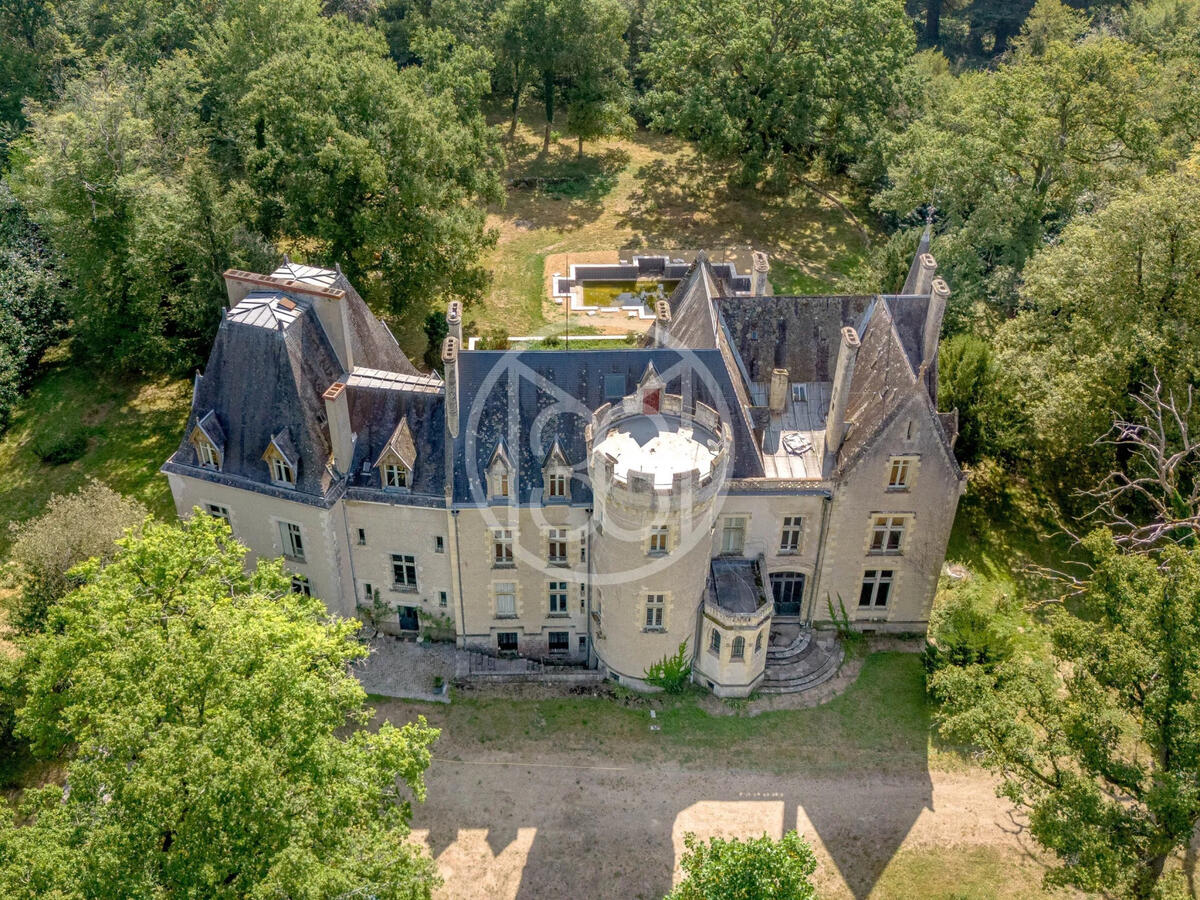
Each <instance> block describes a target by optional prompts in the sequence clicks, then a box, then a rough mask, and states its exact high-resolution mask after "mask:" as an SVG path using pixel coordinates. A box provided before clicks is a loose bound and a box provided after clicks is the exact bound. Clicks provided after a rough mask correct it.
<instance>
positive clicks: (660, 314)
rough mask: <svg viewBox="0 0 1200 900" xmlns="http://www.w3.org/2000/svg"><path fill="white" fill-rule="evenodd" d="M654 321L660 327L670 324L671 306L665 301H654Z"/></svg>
mask: <svg viewBox="0 0 1200 900" xmlns="http://www.w3.org/2000/svg"><path fill="white" fill-rule="evenodd" d="M654 321H655V322H657V323H658V324H659V325H660V326H665V325H669V324H670V322H671V304H670V303H668V302H667V301H666V300H656V301H655V303H654Z"/></svg>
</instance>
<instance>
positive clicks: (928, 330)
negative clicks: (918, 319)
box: [921, 254, 950, 372]
mask: <svg viewBox="0 0 1200 900" xmlns="http://www.w3.org/2000/svg"><path fill="white" fill-rule="evenodd" d="M928 255H929V254H926V256H928ZM949 299H950V288H949V286H948V285H947V284H946V282H945V281H944V280H943V279H941V278H935V279H933V284H932V285H931V287H930V294H929V308H928V309H927V310H926V312H925V340H924V343H923V344H922V347H921V371H922V372H924V371H925V370H926V369H928V368H929V367H930V366H931V365H933V359H934V357H935V356H937V348H938V338H940V337H941V334H942V317H943V316H944V315H945V314H946V301H947V300H949Z"/></svg>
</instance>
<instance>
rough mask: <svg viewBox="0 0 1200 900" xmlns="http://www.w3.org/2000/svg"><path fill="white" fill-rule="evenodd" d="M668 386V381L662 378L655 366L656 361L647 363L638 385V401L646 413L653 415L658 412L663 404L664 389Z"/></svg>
mask: <svg viewBox="0 0 1200 900" xmlns="http://www.w3.org/2000/svg"><path fill="white" fill-rule="evenodd" d="M666 386H667V384H666V382H665V381H663V380H662V376H660V375H659V374H658V370H657V369H655V368H654V363H653V362H649V363H647V364H646V371H645V372H644V373H643V374H642V380H641V381H639V382H638V387H637V397H638V403H639V404H640V405H641V407H642V412H643V413H644V414H646V415H652V414H654V413H656V412H658V410H659V407H660V406H661V405H662V394H663V389H664V388H665V387H666Z"/></svg>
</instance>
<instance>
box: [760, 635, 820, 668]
mask: <svg viewBox="0 0 1200 900" xmlns="http://www.w3.org/2000/svg"><path fill="white" fill-rule="evenodd" d="M813 646H814V645H813V640H812V632H811V631H802V632H800V634H799V635H797V636H796V638H795V639H794V640H793V641H792V642H791V643H790V644H788V645H787V646H786V647H768V648H767V665H768V666H769V665H772V664H779V665H782V664H784V663H786V662H789V661H790V660H793V659H796V658H797V657H803V656H805V655H807V654H808V653H810V652H812V647H813Z"/></svg>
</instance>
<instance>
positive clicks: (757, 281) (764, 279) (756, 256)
mask: <svg viewBox="0 0 1200 900" xmlns="http://www.w3.org/2000/svg"><path fill="white" fill-rule="evenodd" d="M750 259H751V261H752V266H753V269H754V273H753V277H752V278H751V288H750V290H751V293H753V294H754V295H755V296H760V297H761V296H763V295H764V294H766V293H767V287H768V286H769V284H770V282H769V278H770V275H771V261H770V259H769V258H768V256H767V254H766V253H764V252H763V251H761V250H755V251H754V252H752V253H751V254H750Z"/></svg>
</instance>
